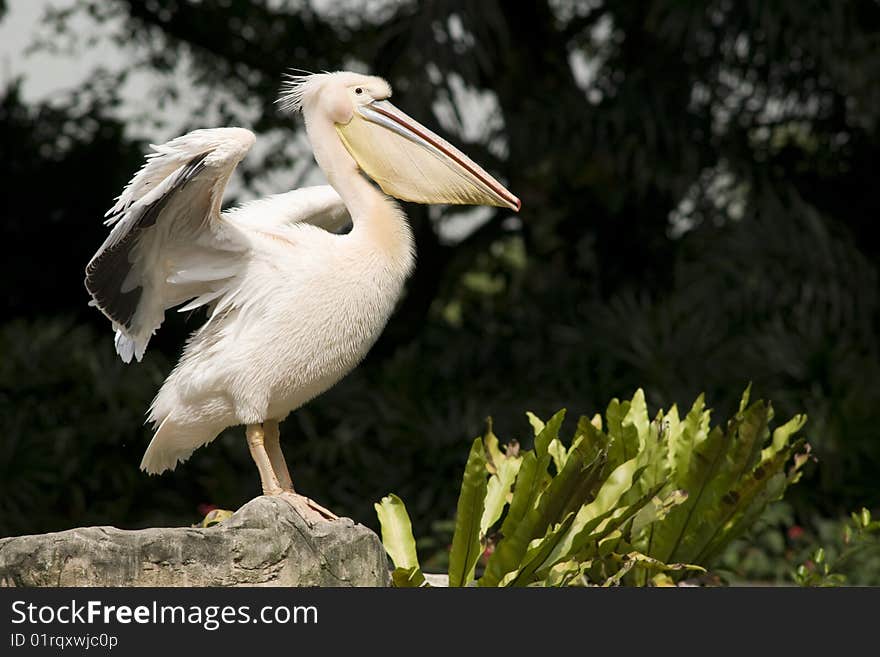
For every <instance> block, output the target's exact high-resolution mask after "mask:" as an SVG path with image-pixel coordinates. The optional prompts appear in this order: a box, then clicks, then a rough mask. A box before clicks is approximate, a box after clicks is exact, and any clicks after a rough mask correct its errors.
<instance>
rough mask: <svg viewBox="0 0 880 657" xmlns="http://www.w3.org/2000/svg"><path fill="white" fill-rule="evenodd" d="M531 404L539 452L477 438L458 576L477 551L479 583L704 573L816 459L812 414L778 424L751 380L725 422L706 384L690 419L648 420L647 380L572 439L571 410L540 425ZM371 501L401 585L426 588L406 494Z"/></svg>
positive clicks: (461, 508) (465, 485)
mask: <svg viewBox="0 0 880 657" xmlns="http://www.w3.org/2000/svg"><path fill="white" fill-rule="evenodd" d="M528 415H529V421H530V422H531V424H532V427H533V429H534V434H535V436H534V448H533V449H531V450H525V451H524V450H521V449H520V447H519V444H518V443H516V442H512V443H509V444H508V445H507V446H506V448H505V449H504V450H502V449H501V448H500V447H499V441H498V438H497V437H496V435H495V433H494V431H493V429H492V425H491V423H490V425H489V429H488V431H487V432H486V434H485V435H484V436H483V438H482V439H481V438H477V439H476V440H475V441H474V443H473V445H472V447H471V450H470V454H469V457H468V461H467V465H466V466H465V474H464V479H463V481H462V486H461V491H460V494H459V503H458V514H457V517H456V523H455V530H454V534H453V538H452V546H451V555H450V560H449V585H450V586H466V585H468V584H470V583H471V582H472V581H473V580H474V573H475V569H476V567H477V564H478V562H479V559H480V555H481V554H488V558H487V559H486V562H485V567H484V569H483V572H482V574H481V576H480V577H479V578H477V579H476V584H477V586H524V585H531V584H535V583H541V584H544V585H549V586H559V585H566V584H571V583H583V582H588V583H604V585H607V586H611V585H617V584H620V583H621V582H623V581H624V580H626V581H628V582H630V583H637V584H649V583H651V582H652V581H653V582H654V583H658V582H665V581H672V580H673V579H675V578H676V577H679V576H681V575H682V574H683V573H685V572H687V571H688V570H703V568H704V567H708V566H710V565H712V564H713V562H714V561H715V560H716V557H717V555H718V554H719V553H720V552H721V551H722V550H723V549H724V548H725V547H726V546H727V545H728V544H729V543H730V542H731V541H732V540H733V539H734V538H735V537H737V536H738V535H740V534H741V533H742V532H744V531H745V530H746V529H748V528H749V527H750V526H751V524H752V523H754V521H755V520H756V519H757V518H758V516H759V515H760V514H761V512H762V511H763V510H764V509H765V507H766V506H767V504H768V503H769V502H771V501H773V500H776V499H779V498H781V497H782V495H783V493H784V492H785V489H786V488H787V487H788V485H790V484H791V483H794V482H795V481H797V480H798V479H799V478H800V474H801V468H802V467H803V465H804V464H805V463H806V462H807V460H808V458H809V447H808V446H806V445H805V443H804V442H803V440H802V439H793V436H794V434H795V433H797V432H798V431H799V430H800V429H801V428H802V426H803V424H804V422H805V418H804V417H803V416H796V417H794V418H792V419H791V420H789V421H788V422H786V423H785V424H783V425H781V426H779V427H777V428H776V429H775V430H774V431H773V432H772V435H771V433H770V423H771V421H772V419H773V410H772V407H771V406H770V404H768V403H765V402H763V401H758V402H755V403H753V404H751V405H749V390H746V392H745V393H744V394H743V396H742V399H741V402H740V406H739V411H738V412H737V413H736V415H735V416H734V418H733V419H731V420H730V421H729V422H727V423H726V425H725V426H724V427H722V426H719V425H716V426H714V427H712V426H711V425H710V411H709V410H707V409H705V406H704V402H703V397H702V395H701V396H700V397H699V398H698V399H697V401H696V402H695V403H694V405H693V407H692V408H691V410H690V412H688V413H687V414H686V415H685V417H684V418H680V417H679V414H678V410H677V408H676V407H675V406H673V407H672V408H671V409H670V410H669V412H667V413H665V414H664V413H663V412H662V411H660V412H658V413H657V415H656V416H655V418H654V419H653V421H652V420H651V419H650V418H649V416H648V410H647V406H646V404H645V396H644V393H643V392H642V391H641V390H639V391H637V392H636V394H635V396H634V397H633V398H632V400H629V401H624V402H620V401H618V400H617V399H615V400H612V402H611V404H609V406H608V408H607V410H606V413H605V421H604V427H603V422H602V419H601V418H600V417H599V416H598V415H597V416H595V417H593V418H592V419H589V418H587V417H581V418H580V420H579V421H578V423H577V428H576V430H575V434H574V438H573V440H572V441H571V444H570V445H569V446H566V445H565V444H564V443H563V442H562V440H561V439H560V436H559V433H560V429H561V426H562V422H563V420H564V418H565V411H559V412H558V413H556V414H555V415H554V416H553V417H552V418H550V420H549V421H548V422H546V423H544V422H543V421H541V420H540V419H539V418H538V417H537V416H535V415H534V414H531V413H529V414H528ZM786 468H788V469H787V470H786ZM375 506H376V512H377V514H378V516H379V520H380V523H381V526H382V536H383V542H384V543H385V545H386V549H387V550H388V553H389V555H390V556H391V558H392V561H393V562H394V564H395V566H396V569H397V570H396V571H395V572H396V575H395V583H396V584H398V585H418V586H422V585H424V584H425V578H424V576H423V575H422V574H421V570H420V567H419V564H418V560H417V557H416V546H415V540H414V538H413V536H412V529H411V521H410V519H409V515H408V514H407V512H406V509H405V507H404V505H403V502H402V501H401V500H400V498H399V497H397V496H395V495H391V496H388V497H385V498H383V500H382V501H381V503H379V504H376V505H375ZM493 529H494V530H497V531H493ZM651 573H656V574H658V575H659V574H662V575H661V576H660V577H659V578H657V577H655V578H654V579H653V580H651V579H650V574H651Z"/></svg>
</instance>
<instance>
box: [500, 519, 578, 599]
mask: <svg viewBox="0 0 880 657" xmlns="http://www.w3.org/2000/svg"><path fill="white" fill-rule="evenodd" d="M572 522H574V513H569V514H568V515H567V516H566V517H565V519H564V520H563V521H562V522H561V523H559V524H558V525H556V527H554V528H553V530H552V531H550V532H549V533H548V534H547V535H546V536H544V537H543V538H542V539H539V540H536V541H534V542H533V544H532V545H530V546H529V549H528V550H527V551H526V554H525V556H524V558H523V559H522V565H521V566H520V568H519V569H518V570H517V574H516V577H514V578H513V579H512V580H510V581H509V582H506V585H507V586H526V585H528V584H530V583H531V582H532V581H534V579H535V577H534V575H535V572H536V571H537V570H538V568H540V567H543V564H544V563H545V561H546V559H547V557H548V556H549V555H550V553H551V552H552V551H553V549H554V548H555V547H556V545H557V544H558V543H559V541H560V540H561V539H562V537H563V536H564V535H565V533H566V532H567V531H568V530H569V528H570V527H571V523H572Z"/></svg>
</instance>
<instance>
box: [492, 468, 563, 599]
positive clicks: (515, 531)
mask: <svg viewBox="0 0 880 657" xmlns="http://www.w3.org/2000/svg"><path fill="white" fill-rule="evenodd" d="M549 465H550V455H549V454H545V455H544V456H543V457H542V458H541V459H536V458H535V454H534V452H528V453H526V456H525V457H524V458H523V464H522V466H520V474H519V476H518V477H517V478H516V482H515V484H514V489H513V499H512V500H511V502H510V509H509V510H508V512H507V517H505V518H504V522H503V523H502V524H501V534H502V536H503V538H502V539H501V540H500V541H499V542H498V545H496V546H495V550H494V552H492V556H490V557H489V562H488V563H487V564H486V571H485V572H484V573H483V576H482V577H481V578H480V579H479V581H478V582H477V584H478V585H479V586H498V585H499V583H500V582H501V580H502V579H503V578H504V576H505V575H507V574H508V573H510V572H512V571H514V570H517V569H518V568H519V566H520V560H521V559H522V557H523V555H524V554H525V553H526V550H527V549H528V546H529V543H530V542H531V541H532V540H533V539H535V538H539V537H540V536H541V535H543V533H544V531H546V527H547V524H549V521H548V522H547V524H543V527H544V529H541V530H540V534H537V533H536V532H538V530H539V528H540V527H541V526H542V521H543V520H546V519H545V518H543V517H542V515H541V513H540V512H539V511H538V500H539V498H540V497H541V494H542V492H543V490H542V489H543V487H544V483H545V482H546V481H547V480H548V479H549V477H550V476H549V474H548V473H547V468H548V467H549ZM524 475H525V476H524Z"/></svg>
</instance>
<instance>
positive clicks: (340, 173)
mask: <svg viewBox="0 0 880 657" xmlns="http://www.w3.org/2000/svg"><path fill="white" fill-rule="evenodd" d="M306 132H307V134H308V136H309V141H311V143H312V149H313V150H314V152H315V160H317V162H318V166H319V167H321V170H322V171H323V172H324V173H325V174H326V176H327V180H328V181H329V182H330V184H331V185H332V186H333V188H334V189H335V190H336V191H337V192H338V193H339V196H341V197H342V200H343V202H344V203H345V207H346V208H347V209H348V212H349V214H350V215H351V219H352V222H353V223H354V224H355V226H357V224H358V223H359V222H361V223H363V222H364V221H366V220H368V218H369V217H370V216H371V214H372V213H373V212H374V211H375V209H376V207H378V206H380V205H382V204H385V203H388V199H386V198H385V195H384V194H382V193H381V192H379V191H378V190H377V189H376V188H375V187H373V186H372V185H371V184H370V183H369V182H368V181H367V180H366V179H364V177H363V176H362V175H361V174H360V172H359V170H358V165H357V163H356V162H355V161H354V158H353V157H352V156H351V154H350V153H349V152H348V151H347V150H346V148H345V146H344V145H343V144H342V140H341V139H340V138H339V134H338V133H337V132H336V127H335V126H334V125H333V123H332V122H330V121H327V120H322V119H317V120H309V117H306Z"/></svg>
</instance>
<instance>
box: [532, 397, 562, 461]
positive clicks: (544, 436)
mask: <svg viewBox="0 0 880 657" xmlns="http://www.w3.org/2000/svg"><path fill="white" fill-rule="evenodd" d="M564 419H565V409H564V408H563V409H562V410H561V411H559V412H558V413H556V414H555V415H554V416H553V417H551V418H550V419H549V420H548V421H547V424H545V425H544V428H542V429H541V431H540V432H538V434H537V435H536V436H535V454H536V455H537V457H538V458H541V457H542V456H544V455H545V454H547V453H548V450H549V447H550V443H551V442H552V441H553V440H556V439H557V438H559V429H560V428H561V427H562V421H563V420H564Z"/></svg>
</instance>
